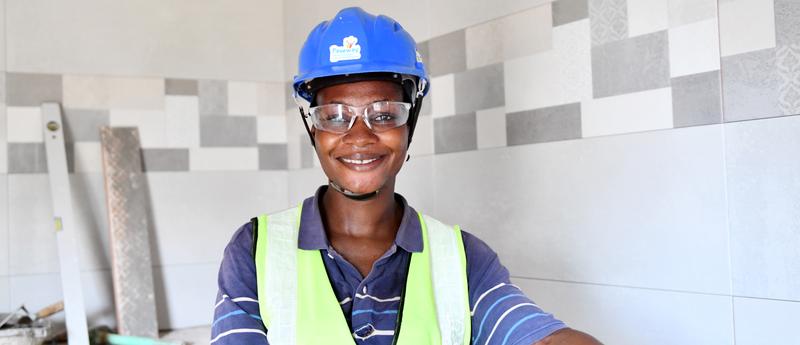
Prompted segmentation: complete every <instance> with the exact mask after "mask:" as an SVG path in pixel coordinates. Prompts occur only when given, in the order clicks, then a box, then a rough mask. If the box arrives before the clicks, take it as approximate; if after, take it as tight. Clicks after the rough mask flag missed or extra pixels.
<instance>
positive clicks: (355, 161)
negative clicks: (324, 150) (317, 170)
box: [342, 158, 378, 164]
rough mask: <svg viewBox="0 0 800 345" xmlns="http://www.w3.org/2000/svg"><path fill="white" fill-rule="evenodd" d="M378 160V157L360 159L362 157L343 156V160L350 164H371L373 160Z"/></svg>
mask: <svg viewBox="0 0 800 345" xmlns="http://www.w3.org/2000/svg"><path fill="white" fill-rule="evenodd" d="M376 160H378V159H377V158H373V159H364V160H360V159H347V158H342V161H344V162H345V163H350V164H369V163H372V162H374V161H376Z"/></svg>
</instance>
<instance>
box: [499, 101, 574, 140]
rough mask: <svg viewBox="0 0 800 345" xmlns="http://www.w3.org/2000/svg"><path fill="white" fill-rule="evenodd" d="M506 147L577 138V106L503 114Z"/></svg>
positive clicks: (561, 106)
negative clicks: (506, 140) (504, 117)
mask: <svg viewBox="0 0 800 345" xmlns="http://www.w3.org/2000/svg"><path fill="white" fill-rule="evenodd" d="M506 136H507V138H508V145H509V146H511V145H525V144H533V143H541V142H548V141H557V140H567V139H578V138H580V137H581V104H580V103H572V104H565V105H560V106H555V107H550V108H542V109H534V110H526V111H522V112H517V113H510V114H508V115H506Z"/></svg>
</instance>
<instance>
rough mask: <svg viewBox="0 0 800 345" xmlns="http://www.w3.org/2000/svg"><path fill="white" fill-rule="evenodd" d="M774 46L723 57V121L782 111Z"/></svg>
mask: <svg viewBox="0 0 800 345" xmlns="http://www.w3.org/2000/svg"><path fill="white" fill-rule="evenodd" d="M780 84H781V81H780V77H779V76H778V74H777V61H776V52H775V49H765V50H759V51H754V52H750V53H744V54H739V55H734V56H729V57H723V58H722V99H723V102H724V103H723V114H724V116H725V122H731V121H741V120H751V119H757V118H765V117H772V116H777V115H781V114H782V113H783V112H782V110H781V107H780V103H779V98H780V91H779V88H780Z"/></svg>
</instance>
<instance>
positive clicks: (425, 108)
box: [419, 93, 433, 116]
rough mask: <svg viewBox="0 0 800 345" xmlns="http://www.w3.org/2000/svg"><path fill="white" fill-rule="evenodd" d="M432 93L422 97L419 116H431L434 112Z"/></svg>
mask: <svg viewBox="0 0 800 345" xmlns="http://www.w3.org/2000/svg"><path fill="white" fill-rule="evenodd" d="M431 96H432V94H431V93H428V94H427V95H425V98H423V99H422V109H420V110H419V116H429V115H431V114H432V112H433V108H432V107H433V105H432V104H431V100H432V98H431Z"/></svg>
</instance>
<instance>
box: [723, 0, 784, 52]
mask: <svg viewBox="0 0 800 345" xmlns="http://www.w3.org/2000/svg"><path fill="white" fill-rule="evenodd" d="M774 1H775V0H731V1H723V2H720V4H719V31H720V32H719V34H720V42H719V43H720V53H721V55H722V56H723V57H725V56H731V55H737V54H742V53H748V52H753V51H757V50H762V49H769V48H774V47H775V43H776V41H775V40H776V38H775V12H774ZM742 23H748V25H742Z"/></svg>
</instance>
